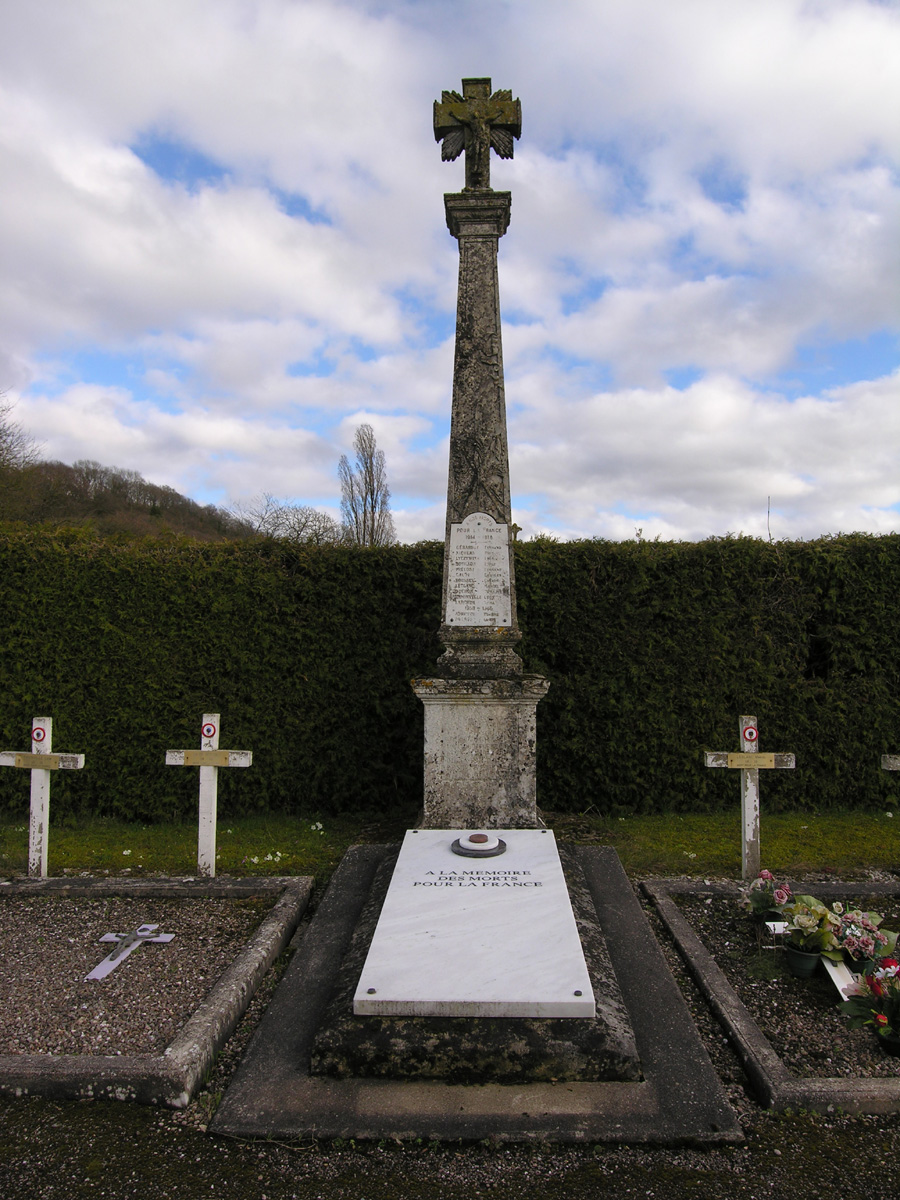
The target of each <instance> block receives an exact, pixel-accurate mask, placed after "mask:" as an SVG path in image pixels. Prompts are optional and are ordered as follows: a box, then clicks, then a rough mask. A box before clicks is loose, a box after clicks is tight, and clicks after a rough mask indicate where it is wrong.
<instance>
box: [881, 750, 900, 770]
mask: <svg viewBox="0 0 900 1200" xmlns="http://www.w3.org/2000/svg"><path fill="white" fill-rule="evenodd" d="M881 769H882V771H900V754H882V756H881Z"/></svg>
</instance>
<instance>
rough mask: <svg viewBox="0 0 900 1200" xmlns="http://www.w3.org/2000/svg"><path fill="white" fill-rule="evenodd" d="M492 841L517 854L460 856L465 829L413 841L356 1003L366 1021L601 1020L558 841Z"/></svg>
mask: <svg viewBox="0 0 900 1200" xmlns="http://www.w3.org/2000/svg"><path fill="white" fill-rule="evenodd" d="M490 832H491V834H492V835H495V836H496V837H498V838H500V839H502V841H503V842H504V843H505V844H506V851H505V853H503V854H498V855H496V856H494V857H490V858H471V857H463V856H462V855H460V854H455V853H454V852H453V850H452V849H451V847H452V846H453V843H454V841H457V840H458V839H460V838H464V837H465V836H466V835H465V834H464V833H460V832H459V831H453V830H448V829H419V830H410V831H409V832H408V833H407V834H406V837H405V838H404V840H403V845H402V847H401V849H400V855H399V857H398V859H397V865H396V867H395V868H394V874H393V877H392V878H391V884H390V887H389V888H388V892H387V896H386V897H385V901H384V906H383V908H382V910H381V916H380V917H379V919H378V925H377V926H376V929H375V934H374V936H373V938H372V943H371V945H370V947H369V954H368V957H367V959H366V964H365V966H364V967H363V971H362V975H361V976H360V980H359V984H358V986H357V989H356V994H355V996H354V998H353V1012H354V1013H355V1014H356V1015H357V1016H374V1015H378V1016H418V1017H425V1016H434V1017H587V1018H593V1017H594V1016H595V1015H596V1014H595V1005H594V992H593V988H592V987H591V981H590V978H589V976H588V972H587V966H586V965H585V961H584V951H583V950H582V948H581V940H580V939H579V937H578V930H577V928H576V925H575V918H574V916H573V915H572V905H571V903H570V901H569V893H568V890H567V888H566V881H565V877H564V875H563V871H562V866H561V864H560V861H559V851H558V850H557V847H556V839H555V838H554V836H553V833H552V832H551V831H550V830H549V829H509V830H499V829H496V830H491V831H490Z"/></svg>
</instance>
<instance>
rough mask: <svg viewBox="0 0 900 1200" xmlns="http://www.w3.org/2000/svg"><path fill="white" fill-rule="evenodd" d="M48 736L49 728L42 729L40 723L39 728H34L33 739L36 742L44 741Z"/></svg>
mask: <svg viewBox="0 0 900 1200" xmlns="http://www.w3.org/2000/svg"><path fill="white" fill-rule="evenodd" d="M46 736H47V730H46V729H41V727H40V725H39V726H38V727H37V729H32V731H31V737H32V740H33V741H35V742H42V741H44V739H45V738H46Z"/></svg>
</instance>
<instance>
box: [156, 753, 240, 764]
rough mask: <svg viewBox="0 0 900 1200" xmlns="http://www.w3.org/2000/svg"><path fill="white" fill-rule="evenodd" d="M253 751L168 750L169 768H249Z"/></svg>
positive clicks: (167, 761)
mask: <svg viewBox="0 0 900 1200" xmlns="http://www.w3.org/2000/svg"><path fill="white" fill-rule="evenodd" d="M252 765H253V751H252V750H167V751H166V766H167V767H249V766H252Z"/></svg>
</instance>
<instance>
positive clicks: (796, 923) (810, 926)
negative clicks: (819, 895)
mask: <svg viewBox="0 0 900 1200" xmlns="http://www.w3.org/2000/svg"><path fill="white" fill-rule="evenodd" d="M781 914H782V916H783V917H784V919H785V922H786V928H785V933H786V934H788V936H789V942H790V945H792V946H793V947H794V949H795V950H802V951H804V952H805V953H806V954H821V953H822V952H823V951H827V950H835V949H836V948H837V931H838V929H840V927H841V918H840V915H839V914H838V913H836V912H834V911H833V909H830V908H828V907H827V906H826V905H824V904H823V903H822V901H821V900H817V899H816V898H815V896H794V898H793V899H792V900H791V901H790V903H788V904H785V905H784V906H783V908H782V909H781Z"/></svg>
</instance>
